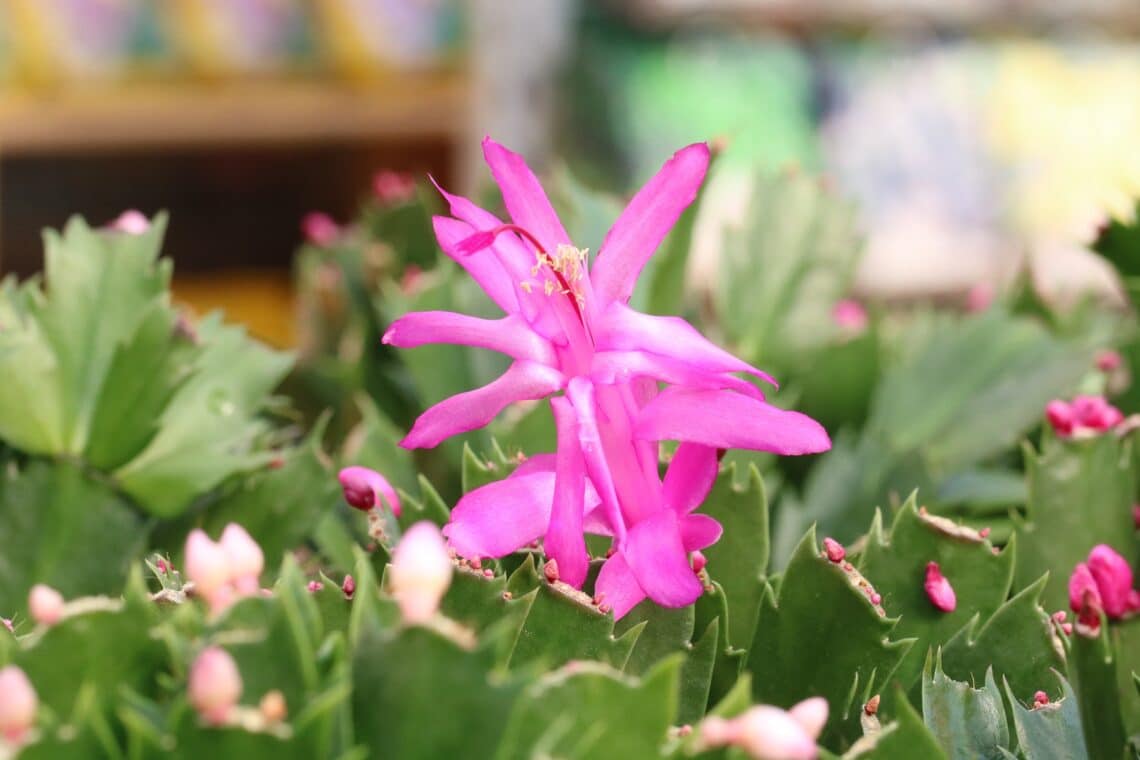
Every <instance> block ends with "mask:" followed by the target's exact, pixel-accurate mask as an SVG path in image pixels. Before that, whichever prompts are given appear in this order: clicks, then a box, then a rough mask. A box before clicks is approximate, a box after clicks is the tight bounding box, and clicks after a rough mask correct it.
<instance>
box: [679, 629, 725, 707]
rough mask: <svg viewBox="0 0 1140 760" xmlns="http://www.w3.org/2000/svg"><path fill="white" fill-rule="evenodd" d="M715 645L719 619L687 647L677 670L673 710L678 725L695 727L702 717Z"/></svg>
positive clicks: (716, 644)
mask: <svg viewBox="0 0 1140 760" xmlns="http://www.w3.org/2000/svg"><path fill="white" fill-rule="evenodd" d="M719 643H720V619H719V618H714V619H713V621H712V622H711V623H709V624H708V627H707V628H705V632H704V634H702V635H701V637H700V638H699V639H697V641H695V642H693V643H692V644H691V645H689V647H688V657H686V658H685V664H684V665H682V666H681V698H680V706H679V707H678V708H677V723H678V724H679V725H685V724H693V723H696V722H697V721H698V720H700V719H701V717H702V716H703V715H704V714H705V708H706V706H707V705H708V703H709V694H710V693H711V691H712V678H713V667H714V666H715V665H716V658H717V651H718V648H719Z"/></svg>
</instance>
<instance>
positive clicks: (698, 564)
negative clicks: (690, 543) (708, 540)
mask: <svg viewBox="0 0 1140 760" xmlns="http://www.w3.org/2000/svg"><path fill="white" fill-rule="evenodd" d="M691 556H692V559H693V572H694V573H699V572H700V571H702V570H704V569H705V568H706V567H708V564H709V560H708V557H706V556H705V555H704V553H703V552H700V551H694V552H692V554H691Z"/></svg>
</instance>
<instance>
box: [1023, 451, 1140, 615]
mask: <svg viewBox="0 0 1140 760" xmlns="http://www.w3.org/2000/svg"><path fill="white" fill-rule="evenodd" d="M1133 444H1134V441H1133V440H1132V437H1131V436H1129V437H1126V438H1124V439H1119V438H1117V437H1116V436H1115V435H1102V436H1097V437H1095V438H1090V439H1084V440H1069V441H1061V440H1058V439H1056V438H1053V437H1051V436H1048V435H1047V437H1046V438H1045V441H1044V442H1043V444H1042V450H1041V453H1039V454H1038V453H1036V452H1034V451H1033V450H1032V449H1030V448H1029V447H1028V446H1027V447H1026V449H1025V469H1026V482H1027V483H1028V484H1029V502H1028V505H1027V514H1026V516H1025V520H1024V521H1023V522H1021V523H1020V524H1017V521H1015V524H1017V530H1018V537H1017V576H1016V582H1017V584H1018V586H1019V587H1024V586H1027V585H1029V584H1030V583H1031V582H1032V581H1034V580H1036V579H1037V578H1039V577H1040V576H1041V575H1042V574H1044V573H1046V572H1048V573H1049V574H1050V578H1049V583H1048V585H1047V586H1046V587H1045V590H1044V593H1043V594H1042V601H1043V603H1044V604H1045V605H1046V609H1050V610H1057V609H1067V608H1068V600H1069V597H1068V590H1067V589H1068V586H1067V584H1068V580H1069V574H1070V573H1071V572H1072V571H1073V567H1075V566H1076V564H1077V563H1078V562H1084V561H1085V558H1086V557H1088V553H1089V551H1090V550H1091V549H1092V548H1093V547H1094V546H1096V545H1097V544H1108V545H1109V546H1111V547H1112V548H1114V549H1115V550H1116V551H1118V552H1120V553H1121V554H1122V555H1123V556H1124V557H1125V558H1126V559H1127V560H1128V562H1129V564H1134V563H1135V561H1136V559H1137V545H1136V542H1135V540H1134V538H1133V533H1134V531H1135V526H1134V524H1133V520H1132V503H1133V501H1135V498H1134V497H1135V495H1136V475H1135V473H1134V472H1133V470H1132V466H1131V464H1132V463H1131V457H1132V446H1133Z"/></svg>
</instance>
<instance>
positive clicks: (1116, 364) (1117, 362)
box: [1096, 348, 1124, 373]
mask: <svg viewBox="0 0 1140 760" xmlns="http://www.w3.org/2000/svg"><path fill="white" fill-rule="evenodd" d="M1122 364H1124V359H1123V358H1122V357H1121V356H1120V353H1119V352H1117V351H1113V350H1112V349H1110V348H1108V349H1105V350H1103V351H1100V352H1098V353H1097V355H1096V368H1097V369H1099V370H1100V371H1101V372H1105V373H1107V372H1115V371H1116V370H1118V369H1120V367H1121V365H1122Z"/></svg>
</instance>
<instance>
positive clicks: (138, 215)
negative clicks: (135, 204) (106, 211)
mask: <svg viewBox="0 0 1140 760" xmlns="http://www.w3.org/2000/svg"><path fill="white" fill-rule="evenodd" d="M107 229H109V230H112V231H114V232H122V233H125V234H127V235H141V234H143V233H144V232H146V231H147V230H149V229H150V220H149V219H147V218H146V215H144V214H143V213H142V212H141V211H136V210H135V209H130V210H128V211H124V212H123V213H121V214H119V215H118V216H117V217H115V219H114V220H113V221H112V222H111V223H110V224H108V225H107Z"/></svg>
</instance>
